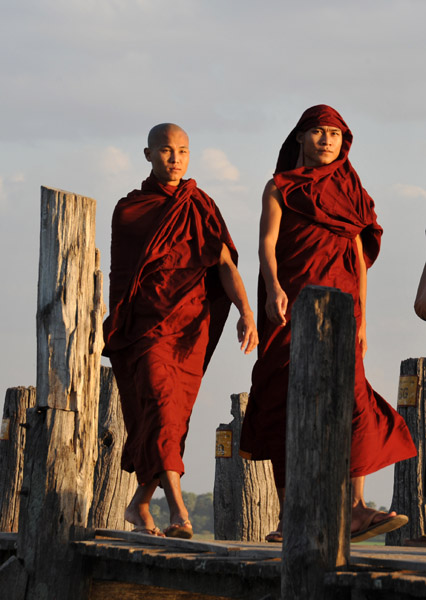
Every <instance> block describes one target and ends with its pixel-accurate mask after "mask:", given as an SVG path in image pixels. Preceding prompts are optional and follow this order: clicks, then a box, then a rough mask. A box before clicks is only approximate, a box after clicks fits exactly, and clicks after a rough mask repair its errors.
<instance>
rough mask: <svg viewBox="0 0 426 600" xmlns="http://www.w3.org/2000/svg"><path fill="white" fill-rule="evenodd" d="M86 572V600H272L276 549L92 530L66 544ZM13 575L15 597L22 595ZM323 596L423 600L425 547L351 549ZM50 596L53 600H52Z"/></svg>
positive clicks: (8, 538) (5, 541)
mask: <svg viewBox="0 0 426 600" xmlns="http://www.w3.org/2000/svg"><path fill="white" fill-rule="evenodd" d="M16 543H17V534H16V533H0V557H1V556H2V555H3V557H5V556H6V555H7V554H9V555H11V556H12V555H14V553H15V552H16ZM72 546H73V548H74V550H75V551H76V552H78V554H79V555H80V556H81V557H82V558H83V564H84V565H85V569H86V571H88V572H90V583H89V586H88V595H87V598H88V599H89V600H109V599H110V600H136V599H139V598H149V599H150V600H225V598H226V599H240V600H261V599H264V600H266V599H268V600H278V599H279V598H280V597H281V596H280V590H281V570H282V549H281V547H280V545H276V544H272V545H271V544H267V543H256V542H237V541H214V540H211V541H197V540H179V539H172V538H155V537H152V536H148V535H144V534H141V533H131V532H124V531H113V530H103V529H100V530H97V531H95V533H94V536H93V537H91V538H89V539H86V540H82V541H79V542H72ZM24 583H25V578H22V579H20V578H17V580H16V584H15V585H16V588H15V590H14V594H15V595H12V596H3V595H2V594H1V590H2V589H5V588H4V586H3V585H2V575H1V572H0V598H2V599H3V598H4V600H6V598H7V599H8V600H9V599H10V600H13V599H14V598H20V597H23V596H22V593H23V591H22V590H21V589H19V586H20V585H21V586H22V588H23V587H24ZM324 594H325V598H327V600H333V599H336V600H337V599H347V600H350V599H352V600H353V599H354V598H356V599H357V600H361V599H364V598H365V599H367V598H368V599H369V600H370V599H375V598H377V599H381V600H384V599H389V600H390V599H392V600H408V599H414V598H425V597H426V549H423V548H422V547H408V546H407V547H395V546H374V545H362V544H357V545H356V546H355V545H354V546H352V548H351V554H350V560H349V564H348V565H347V567H345V568H344V569H336V570H332V571H329V572H325V573H324ZM52 597H55V596H52Z"/></svg>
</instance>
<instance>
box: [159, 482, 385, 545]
mask: <svg viewBox="0 0 426 600" xmlns="http://www.w3.org/2000/svg"><path fill="white" fill-rule="evenodd" d="M182 496H183V500H184V502H185V506H186V507H187V509H188V512H189V518H190V520H191V523H192V527H193V530H194V533H195V534H198V535H213V534H214V521H213V494H212V493H211V492H208V493H207V494H199V495H197V494H194V493H193V492H182ZM367 506H369V507H370V508H376V503H375V502H371V501H370V502H367ZM150 510H151V513H152V516H153V517H154V521H155V524H156V525H157V527H159V528H160V529H161V530H163V529H165V528H166V527H167V526H168V525H169V524H170V515H169V507H168V506H167V501H166V499H165V498H154V499H153V500H151V504H150ZM379 510H383V511H385V512H387V508H386V507H384V506H381V507H380V508H379ZM383 537H384V536H383Z"/></svg>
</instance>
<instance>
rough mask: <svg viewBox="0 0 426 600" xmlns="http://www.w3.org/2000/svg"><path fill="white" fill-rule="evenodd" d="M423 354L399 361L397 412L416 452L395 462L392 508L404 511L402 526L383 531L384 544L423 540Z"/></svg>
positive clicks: (425, 442)
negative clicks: (406, 427)
mask: <svg viewBox="0 0 426 600" xmlns="http://www.w3.org/2000/svg"><path fill="white" fill-rule="evenodd" d="M425 390H426V358H408V359H407V360H403V361H402V362H401V370H400V379H399V391H398V412H399V413H400V414H401V415H402V416H403V417H404V419H405V422H406V423H407V426H408V429H409V430H410V433H411V437H412V438H413V441H414V443H415V445H416V447H417V456H415V457H414V458H410V459H409V460H404V461H402V462H399V463H396V465H395V471H394V484H393V485H394V487H393V498H392V505H391V510H395V511H397V512H398V513H400V514H404V515H407V516H408V517H409V519H410V520H409V522H408V523H407V525H405V526H404V527H401V528H400V529H397V530H395V531H391V532H389V533H387V534H386V545H387V546H402V545H403V544H404V542H405V541H406V540H414V539H418V538H423V541H425V540H426V537H425V536H426V513H425V494H426V473H425V468H426V463H425V452H426V410H425V404H426V395H425Z"/></svg>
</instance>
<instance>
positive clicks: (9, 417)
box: [0, 387, 36, 532]
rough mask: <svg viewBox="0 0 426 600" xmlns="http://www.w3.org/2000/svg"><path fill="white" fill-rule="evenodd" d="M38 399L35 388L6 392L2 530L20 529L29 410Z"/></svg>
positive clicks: (0, 457)
mask: <svg viewBox="0 0 426 600" xmlns="http://www.w3.org/2000/svg"><path fill="white" fill-rule="evenodd" d="M35 402H36V390H35V388H34V387H29V388H25V387H16V388H9V389H8V390H7V391H6V397H5V400H4V408H3V419H2V422H1V423H2V427H1V433H0V531H7V532H17V531H18V520H19V499H20V495H19V493H20V491H21V485H22V476H23V472H24V450H25V438H26V412H27V410H28V409H29V408H31V407H33V406H34V405H35Z"/></svg>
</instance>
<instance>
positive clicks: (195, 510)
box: [150, 492, 214, 535]
mask: <svg viewBox="0 0 426 600" xmlns="http://www.w3.org/2000/svg"><path fill="white" fill-rule="evenodd" d="M182 496H183V501H184V502H185V506H186V507H187V509H188V512H189V519H190V521H191V523H192V528H193V530H194V533H196V534H199V535H206V534H210V535H213V533H214V524H213V494H212V493H211V492H209V493H207V494H200V495H197V494H194V493H192V492H182ZM150 510H151V514H152V516H153V517H154V521H155V524H156V526H157V527H159V528H160V529H165V528H166V527H167V526H168V525H169V524H170V514H169V508H168V506H167V501H166V499H165V498H158V499H157V498H154V499H153V500H151V504H150Z"/></svg>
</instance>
